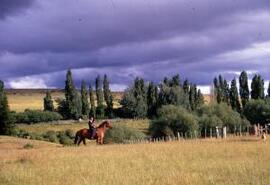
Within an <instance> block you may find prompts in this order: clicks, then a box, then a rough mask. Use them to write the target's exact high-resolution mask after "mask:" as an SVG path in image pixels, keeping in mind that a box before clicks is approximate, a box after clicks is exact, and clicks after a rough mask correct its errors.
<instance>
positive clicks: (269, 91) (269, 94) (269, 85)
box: [267, 82, 270, 98]
mask: <svg viewBox="0 0 270 185" xmlns="http://www.w3.org/2000/svg"><path fill="white" fill-rule="evenodd" d="M267 94H268V98H270V82H269V84H268V89H267Z"/></svg>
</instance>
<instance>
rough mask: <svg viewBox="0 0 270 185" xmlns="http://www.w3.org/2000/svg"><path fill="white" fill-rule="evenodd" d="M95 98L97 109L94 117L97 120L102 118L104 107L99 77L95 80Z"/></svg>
mask: <svg viewBox="0 0 270 185" xmlns="http://www.w3.org/2000/svg"><path fill="white" fill-rule="evenodd" d="M96 97H97V108H96V116H97V117H98V118H104V113H105V110H104V105H103V101H104V99H103V92H102V80H101V78H100V75H98V76H97V78H96Z"/></svg>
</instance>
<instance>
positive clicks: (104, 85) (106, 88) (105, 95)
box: [103, 74, 113, 117]
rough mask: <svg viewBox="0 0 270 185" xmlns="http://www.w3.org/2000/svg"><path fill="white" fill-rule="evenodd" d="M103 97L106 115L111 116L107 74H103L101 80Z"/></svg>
mask: <svg viewBox="0 0 270 185" xmlns="http://www.w3.org/2000/svg"><path fill="white" fill-rule="evenodd" d="M103 91H104V99H105V102H106V105H107V108H106V114H107V116H108V117H113V96H112V93H111V90H110V84H109V80H108V77H107V75H106V74H105V75H104V80H103Z"/></svg>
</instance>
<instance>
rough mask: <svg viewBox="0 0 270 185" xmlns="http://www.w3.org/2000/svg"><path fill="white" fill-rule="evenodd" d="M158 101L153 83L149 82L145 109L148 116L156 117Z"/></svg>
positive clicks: (156, 90)
mask: <svg viewBox="0 0 270 185" xmlns="http://www.w3.org/2000/svg"><path fill="white" fill-rule="evenodd" d="M157 101H158V89H157V86H155V85H154V83H153V82H150V83H149V85H148V90H147V107H148V111H147V112H148V116H149V117H152V116H154V115H156V111H157Z"/></svg>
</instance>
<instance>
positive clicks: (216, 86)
mask: <svg viewBox="0 0 270 185" xmlns="http://www.w3.org/2000/svg"><path fill="white" fill-rule="evenodd" d="M221 92H222V91H221V87H220V84H219V81H218V79H217V78H216V77H215V78H214V94H215V97H216V100H217V103H221V101H222V93H221Z"/></svg>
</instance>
